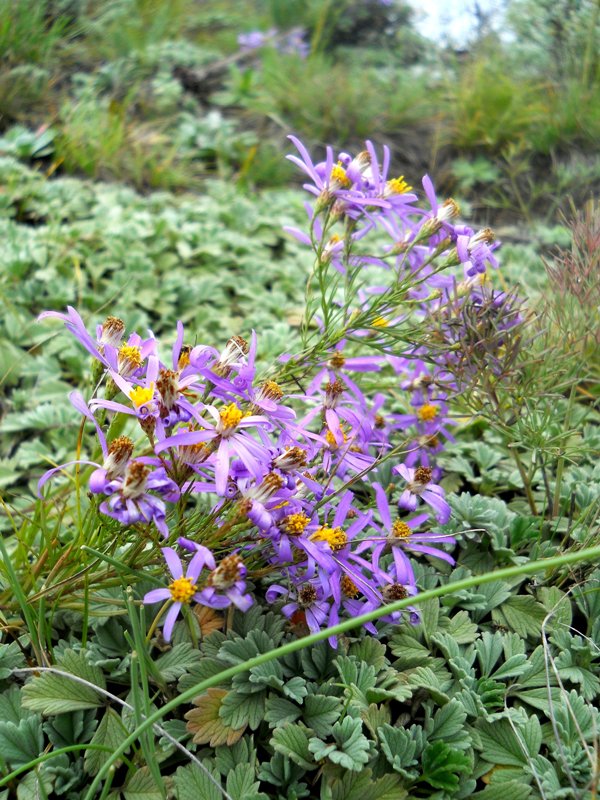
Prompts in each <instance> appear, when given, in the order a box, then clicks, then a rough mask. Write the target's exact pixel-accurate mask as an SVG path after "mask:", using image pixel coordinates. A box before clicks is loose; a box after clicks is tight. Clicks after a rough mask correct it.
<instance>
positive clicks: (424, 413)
mask: <svg viewBox="0 0 600 800" xmlns="http://www.w3.org/2000/svg"><path fill="white" fill-rule="evenodd" d="M438 411H439V408H438V407H437V406H434V405H433V403H425V404H424V405H422V406H421V407H420V408H419V409H417V417H418V418H419V421H420V422H432V420H434V419H435V418H436V417H437V415H438Z"/></svg>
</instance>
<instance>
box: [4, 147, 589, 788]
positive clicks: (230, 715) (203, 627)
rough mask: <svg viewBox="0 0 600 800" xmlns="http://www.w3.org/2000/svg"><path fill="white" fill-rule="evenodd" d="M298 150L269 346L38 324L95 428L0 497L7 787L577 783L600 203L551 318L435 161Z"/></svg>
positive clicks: (555, 279) (584, 768) (562, 258)
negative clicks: (412, 179) (466, 218)
mask: <svg viewBox="0 0 600 800" xmlns="http://www.w3.org/2000/svg"><path fill="white" fill-rule="evenodd" d="M293 142H294V144H295V145H296V147H297V149H298V152H299V155H298V156H296V155H294V156H292V160H293V161H294V162H295V163H296V165H297V166H298V167H299V168H301V169H302V170H303V171H304V172H305V173H306V175H307V178H308V183H307V184H306V188H307V189H308V190H309V191H310V192H312V193H313V195H314V197H315V203H314V205H313V206H307V210H308V212H309V213H308V217H307V218H305V221H304V223H302V222H300V223H299V224H298V225H296V226H289V227H288V233H289V235H290V236H292V237H294V238H295V239H296V240H298V242H299V244H300V246H301V247H304V248H305V251H306V253H307V254H309V253H310V251H311V250H312V257H313V259H314V266H313V270H312V272H307V271H305V278H306V290H305V291H306V297H305V300H306V307H305V310H304V313H303V315H302V316H301V319H299V320H298V324H297V325H296V327H295V329H294V331H295V332H294V334H293V336H292V337H290V338H288V339H287V340H286V341H285V344H286V347H285V349H284V353H283V354H282V353H278V352H277V347H275V348H274V349H272V351H271V352H270V353H269V356H270V357H269V358H267V359H265V360H263V361H262V362H261V361H260V360H258V358H257V355H258V353H260V345H261V336H260V331H258V332H256V333H252V335H250V336H248V339H247V340H244V339H243V338H242V337H241V336H240V335H239V334H238V335H235V336H234V337H232V338H230V339H229V341H227V342H226V344H225V346H224V347H223V346H222V347H221V348H220V349H215V348H214V347H213V346H211V345H207V344H204V343H203V342H199V341H197V334H190V333H189V332H186V328H185V326H184V325H183V324H182V323H181V322H178V323H177V325H176V331H172V332H171V336H170V344H171V347H169V348H168V353H169V354H168V355H165V350H164V348H161V347H160V345H159V342H158V341H157V339H156V338H155V336H154V335H153V333H151V332H150V331H148V333H147V334H146V335H145V336H143V337H140V336H139V335H138V334H136V333H130V334H126V333H125V323H124V322H123V321H121V320H120V319H119V318H117V317H115V316H114V315H109V316H107V317H106V318H105V319H104V321H103V322H102V323H101V324H99V325H98V327H97V329H96V330H94V327H93V326H92V327H89V326H88V328H86V325H85V323H84V322H83V320H82V318H81V317H80V316H79V314H78V313H77V312H76V311H75V309H74V308H72V307H70V308H69V309H67V310H66V311H64V312H62V311H45V312H43V313H42V314H41V321H42V323H43V324H44V325H48V322H47V320H48V319H50V320H52V319H55V320H58V321H59V322H61V323H64V324H65V326H66V328H67V332H68V334H69V335H71V336H72V337H73V338H74V340H75V343H76V344H78V345H79V347H80V353H79V355H73V356H70V357H69V359H68V361H67V364H68V365H70V366H69V369H70V375H71V380H72V379H73V377H75V378H76V380H78V382H79V385H80V387H81V388H80V389H77V390H75V391H71V394H70V399H71V404H72V406H73V407H74V410H75V411H76V412H78V414H79V415H82V424H81V425H79V426H78V427H79V436H78V437H77V435H76V430H77V426H76V427H75V428H74V431H73V433H74V436H75V437H76V438H78V442H79V444H78V446H77V451H78V452H77V453H76V461H75V462H72V461H71V462H70V463H67V464H65V465H59V466H56V467H53V468H51V469H50V470H48V471H46V473H45V474H44V475H43V476H42V478H41V479H40V480H39V483H38V492H39V493H40V494H43V493H47V492H49V497H51V498H52V503H49V502H48V498H47V499H46V500H40V501H37V502H34V503H33V504H31V507H30V508H25V509H22V510H19V509H18V508H13V509H12V510H11V509H10V506H9V505H6V506H5V508H6V510H7V512H9V513H8V514H7V518H8V521H9V523H10V526H11V527H12V531H11V529H10V528H9V535H8V537H7V538H6V540H5V542H4V543H3V545H2V548H3V553H4V562H3V564H4V566H3V569H4V581H5V593H4V598H5V608H6V611H5V612H4V615H5V625H6V637H5V638H6V641H5V642H4V644H3V645H2V658H3V660H4V664H5V667H4V670H5V671H4V681H5V687H6V688H5V691H4V693H3V694H2V700H3V702H4V705H5V716H4V720H3V722H2V723H0V736H2V741H3V744H4V747H3V753H5V769H4V774H5V777H3V778H2V779H1V781H2V785H5V786H8V787H12V790H13V791H16V793H17V796H19V797H29V796H36V795H39V794H40V793H45V795H46V796H48V797H51V796H57V797H59V796H62V795H65V796H67V797H69V796H71V797H83V798H86V797H89V798H91V797H94V796H101V795H104V796H113V797H115V798H116V797H118V796H123V797H125V798H127V797H134V796H140V795H142V796H146V797H166V796H169V795H170V796H175V797H188V796H194V797H197V796H200V797H202V796H205V797H217V796H219V797H220V796H225V797H240V798H242V797H243V798H246V797H251V796H252V797H284V796H285V797H289V796H297V797H310V796H315V797H339V798H342V797H353V796H356V797H358V796H359V794H363V795H364V794H365V793H368V792H371V794H372V795H373V796H374V797H375V796H380V795H383V796H390V797H402V796H407V797H408V796H415V795H419V796H424V797H457V798H458V797H468V796H481V797H494V796H496V795H498V794H499V793H501V792H503V793H506V792H512V793H513V794H515V793H516V794H515V796H522V797H562V796H569V793H571V794H573V792H575V793H577V796H587V795H588V794H589V796H590V797H591V796H593V787H594V785H595V782H596V776H595V771H594V770H595V760H594V757H593V754H594V749H593V747H594V744H593V743H594V740H595V735H596V716H597V712H596V708H595V698H596V697H597V694H598V691H599V689H600V684H599V682H598V676H597V666H596V663H597V649H596V644H595V642H596V639H597V615H596V614H595V606H594V603H595V599H594V598H595V597H596V594H595V590H596V585H597V582H598V576H597V573H596V572H594V571H593V567H589V568H586V567H585V563H586V560H587V559H588V558H590V557H591V556H592V555H593V556H596V557H597V555H598V552H599V550H598V548H597V547H596V548H595V549H594V547H593V546H594V545H595V541H596V539H595V536H594V528H595V525H596V519H597V515H598V490H597V487H598V481H597V477H596V472H597V470H596V468H595V461H594V454H595V452H597V447H598V435H597V433H596V428H595V424H596V419H597V413H596V412H595V410H594V407H593V405H594V404H593V402H590V398H593V387H594V385H595V384H594V381H595V376H596V375H597V360H594V359H595V355H594V351H593V349H592V347H593V340H594V339H595V337H596V336H597V320H594V319H590V318H589V316H588V315H586V316H584V317H582V315H581V314H579V313H578V309H579V308H580V305H581V303H580V302H578V301H580V300H581V298H582V297H583V296H584V295H585V297H586V298H588V299H589V301H590V305H591V307H592V308H593V307H594V299H593V298H594V296H595V295H594V292H597V287H596V283H595V282H594V263H595V262H594V258H596V259H597V235H598V229H597V219H598V217H597V212H596V208H595V206H593V205H591V206H589V208H588V209H587V212H586V213H585V214H583V215H580V217H579V218H578V219H577V221H576V223H575V226H574V229H573V232H574V239H573V245H572V248H571V250H570V251H564V252H563V253H562V255H559V256H557V257H556V259H555V260H554V262H553V264H552V266H551V268H550V279H551V280H550V283H551V286H554V287H556V291H557V294H560V303H561V305H560V309H561V311H562V312H563V313H562V314H560V315H556V314H555V315H554V316H553V312H556V308H554V307H553V304H552V300H551V296H549V298H548V301H547V306H546V315H547V316H545V317H543V318H542V317H540V319H539V320H538V321H535V320H534V319H533V318H532V317H531V313H532V312H531V311H530V310H527V309H526V307H525V306H524V305H523V304H522V303H521V302H520V301H519V300H518V298H517V297H516V296H515V295H514V294H511V293H507V292H506V291H503V290H498V289H495V288H493V275H490V272H491V270H495V269H496V268H497V266H498V262H497V258H496V254H495V244H494V241H493V238H494V237H493V234H492V232H491V231H488V230H484V231H479V232H475V231H474V230H473V229H472V228H469V227H468V226H466V225H464V224H463V223H461V222H459V221H458V215H459V209H458V206H457V205H456V203H455V202H454V201H453V200H446V201H443V202H441V201H439V200H438V199H437V197H436V195H435V193H434V190H433V186H432V184H431V181H430V180H429V178H427V177H425V178H424V180H423V190H424V191H423V192H421V193H420V194H421V196H422V195H423V194H424V195H425V198H424V201H421V202H419V201H418V198H417V195H416V194H415V193H414V192H413V191H412V189H411V187H410V186H408V184H407V183H406V181H405V180H404V179H403V178H402V177H390V174H389V153H388V152H387V151H384V154H383V160H382V161H381V157H380V156H379V157H378V155H377V153H376V151H375V150H374V149H373V147H372V145H371V144H370V143H367V149H366V150H365V151H363V152H361V153H359V154H358V155H356V156H354V157H352V156H348V155H346V154H344V153H341V154H339V156H337V157H336V158H334V157H333V153H332V152H331V150H329V151H328V153H327V157H326V160H325V161H324V162H320V163H317V164H315V163H313V160H312V159H311V156H310V155H309V153H308V152H307V151H306V149H305V148H304V146H303V145H302V143H301V142H300V141H299V140H297V139H293ZM7 167H8V168H9V169H16V165H15V163H14V162H12V163H9V164H8V165H7ZM59 189H60V184H59ZM28 191H31V190H30V189H29V190H28ZM24 194H27V192H25V193H24ZM25 207H26V206H24V208H25ZM31 208H32V207H30V212H31ZM338 231H339V233H338ZM371 239H372V241H371ZM301 252H302V250H300V253H301ZM574 275H575V278H574ZM582 293H583V294H582ZM569 296H572V297H573V302H572V310H571V313H564V311H565V309H567V308H568V303H567V300H568V298H569ZM192 319H193V317H192ZM559 324H560V326H561V327H560V329H559V327H558V326H559ZM290 330H291V329H290ZM65 335H67V334H66V333H65V334H64V335H63V336H65ZM57 338H58V337H57ZM55 342H56V338H55V339H52V340H51V343H52V344H54V343H55ZM565 343H568V348H567V347H565V346H564V345H565ZM561 344H562V349H561ZM44 346H47V342H46V345H45V344H44V343H43V341H42V343H41V349H42V354H41V355H42V356H43V349H44ZM159 348H160V349H159ZM60 349H61V348H59V354H60ZM574 349H578V350H579V352H580V354H581V358H580V359H578V360H574V359H573V350H574ZM86 350H87V354H88V355H90V356H92V361H91V362H90V361H89V360H88V359H87V358H86V357H84V354H85V351H86ZM549 352H552V358H553V364H552V369H551V370H548V368H547V358H548V353H549ZM74 353H77V351H74ZM582 364H583V367H582ZM74 365H78V367H77V368H75V369H74ZM64 388H65V383H64V382H61V385H60V387H59V391H57V394H58V395H59V396H60V395H61V394H62V395H63V396H64V391H63V390H64ZM518 392H519V393H520V394H518ZM580 393H583V394H582V399H581V400H580V398H579V395H580ZM56 404H57V401H56V400H53V401H52V403H51V405H52V406H55V405H56ZM451 409H452V410H451ZM473 412H475V416H472V415H473ZM467 414H468V416H466V415H467ZM557 414H558V415H560V416H561V417H563V418H564V420H563V421H562V424H555V423H554V424H553V419H554V418H555V417H556V416H557ZM457 415H458V416H457ZM516 416H518V419H517V418H515V417H516ZM460 428H462V430H461V435H460V436H459V437H458V441H456V442H455V441H454V440H455V438H456V432H457V429H460ZM86 429H89V430H88V431H87V434H86ZM91 432H93V433H95V437H92V436H90V435H89V434H90V433H91ZM583 432H585V435H584V436H582V433H583ZM94 438H95V439H96V444H94ZM84 451H85V452H84ZM534 454H535V455H534ZM73 469H74V472H73ZM444 475H445V478H444V481H445V484H446V486H447V488H448V489H449V490H451V489H455V490H459V489H460V490H462V491H460V492H456V491H455V492H452V493H451V494H449V495H448V496H446V492H445V490H444V488H443V485H442V484H441V483H440V478H442V476H444ZM65 478H66V482H65ZM30 503H31V501H30ZM590 545H592V550H591V551H590V549H589V546H590ZM586 548H587V549H586ZM540 558H541V559H542V561H541V562H540V561H532V559H540ZM570 563H576V564H577V565H578V569H579V570H580V572H579V573H573V572H572V571H571V570H569V569H568V564H570ZM161 564H162V566H161ZM542 570H543V571H542ZM538 571H542V573H541V576H538V577H537V578H536V580H535V582H534V583H529V582H527V581H525V580H524V578H525V576H529V577H532V576H533V575H535V574H537V573H538ZM452 584H454V585H453V586H452ZM417 595H419V596H418V599H417ZM165 601H166V603H165ZM165 612H166V616H165ZM365 613H366V618H365V619H364V620H363V622H364V625H365V629H364V630H361V628H360V625H359V623H360V621H361V620H360V619H358V617H360V616H361V614H362V615H363V616H364V614H365ZM181 615H183V616H182V617H181V618H180V619H179V617H180V616H181ZM344 618H346V619H347V621H346V622H345V623H343V624H342V625H341V627H340V626H338V628H336V627H335V624H336V623H337V622H338V619H342V620H343V619H344ZM161 629H162V630H161ZM306 632H310V633H312V638H311V639H309V640H308V641H304V640H303V639H302V636H303V635H304V634H305V633H306ZM319 639H326V640H328V641H325V642H321V643H320V644H317V642H318V640H319ZM308 645H312V646H310V647H309V646H308ZM276 648H278V649H277V650H276V651H275V652H276V653H277V654H279V655H280V658H279V659H274V657H273V655H272V653H273V651H274V649H276ZM32 673H33V675H32ZM190 701H193V703H192V707H191V708H190ZM168 712H174V713H173V714H172V715H169V717H168V718H167V719H166V720H165V721H163V716H166V715H167V713H168ZM152 726H154V727H152ZM565 741H568V742H569V747H568V748H567V747H566V745H565ZM90 781H91V784H90ZM7 791H10V788H9V789H8V790H7Z"/></svg>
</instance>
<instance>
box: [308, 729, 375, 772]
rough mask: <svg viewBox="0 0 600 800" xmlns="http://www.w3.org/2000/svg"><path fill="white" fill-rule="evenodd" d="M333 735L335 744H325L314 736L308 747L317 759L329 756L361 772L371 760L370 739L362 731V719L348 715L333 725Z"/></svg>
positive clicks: (337, 762) (346, 766) (343, 765)
mask: <svg viewBox="0 0 600 800" xmlns="http://www.w3.org/2000/svg"><path fill="white" fill-rule="evenodd" d="M332 736H333V738H334V739H335V744H324V743H323V742H322V741H321V740H320V739H317V738H316V737H313V738H312V739H311V740H310V741H309V743H308V749H309V750H310V752H311V753H312V754H313V755H314V757H315V759H316V760H317V761H321V760H322V759H324V758H328V759H329V760H330V761H331V762H332V763H334V764H339V765H340V766H341V767H343V768H344V769H350V770H353V771H355V772H359V771H360V770H361V769H362V767H363V765H364V764H366V763H367V761H368V760H369V749H370V746H369V740H368V739H367V738H366V736H365V735H364V734H363V732H362V720H360V719H353V718H352V717H346V718H345V719H344V720H343V721H342V722H336V723H335V725H334V726H333V730H332Z"/></svg>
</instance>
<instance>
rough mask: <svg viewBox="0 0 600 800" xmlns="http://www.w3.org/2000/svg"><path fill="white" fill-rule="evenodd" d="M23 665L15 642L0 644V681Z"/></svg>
mask: <svg viewBox="0 0 600 800" xmlns="http://www.w3.org/2000/svg"><path fill="white" fill-rule="evenodd" d="M0 485H2V484H1V482H0ZM24 664H25V656H24V655H23V652H22V651H21V648H20V647H19V645H18V643H17V642H11V643H10V644H0V680H2V681H3V680H5V679H6V678H8V677H10V675H12V671H13V669H16V668H17V667H22V666H24Z"/></svg>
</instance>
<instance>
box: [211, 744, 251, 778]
mask: <svg viewBox="0 0 600 800" xmlns="http://www.w3.org/2000/svg"><path fill="white" fill-rule="evenodd" d="M238 764H252V765H255V764H256V750H255V749H254V746H253V744H252V739H251V737H249V736H242V738H241V739H240V740H239V742H236V743H235V744H232V745H231V746H230V747H228V746H223V747H217V749H216V751H215V766H216V767H217V769H218V770H219V772H220V773H221V775H227V774H228V773H229V772H231V770H232V769H235V768H236V766H237V765H238Z"/></svg>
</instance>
